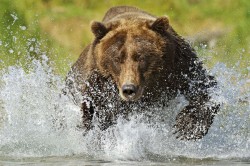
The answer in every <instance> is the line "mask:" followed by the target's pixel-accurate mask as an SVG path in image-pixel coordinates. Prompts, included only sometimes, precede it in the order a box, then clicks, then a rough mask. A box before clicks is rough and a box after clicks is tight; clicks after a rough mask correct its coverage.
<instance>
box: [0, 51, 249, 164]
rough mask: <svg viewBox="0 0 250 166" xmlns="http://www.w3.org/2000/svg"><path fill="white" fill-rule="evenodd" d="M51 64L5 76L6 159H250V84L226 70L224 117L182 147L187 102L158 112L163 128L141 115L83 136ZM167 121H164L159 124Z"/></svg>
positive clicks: (0, 134)
mask: <svg viewBox="0 0 250 166" xmlns="http://www.w3.org/2000/svg"><path fill="white" fill-rule="evenodd" d="M47 61H48V59H47V57H46V56H45V55H44V57H43V61H42V62H40V61H37V60H33V63H32V65H30V66H31V67H30V71H28V72H26V71H24V69H23V68H22V67H19V66H11V67H9V68H8V69H5V70H2V71H1V73H2V74H1V76H0V77H1V79H0V80H2V83H1V84H0V85H1V87H0V101H1V102H0V103H1V106H2V107H3V108H1V107H0V109H1V110H0V113H1V115H2V120H1V121H2V122H0V123H1V124H0V126H1V127H0V140H1V141H0V155H1V156H19V157H23V156H29V157H37V156H64V155H73V154H77V155H82V154H87V155H91V156H94V157H95V158H101V159H104V158H105V159H109V160H118V159H120V160H144V159H145V160H151V159H152V160H158V159H170V158H171V157H176V156H185V157H191V158H207V157H213V158H234V157H240V158H242V157H249V156H250V135H249V133H250V127H249V126H250V106H249V101H245V102H241V101H242V100H240V99H242V97H243V96H244V98H245V97H249V95H250V92H249V89H248V90H247V91H244V92H242V90H241V88H242V87H243V85H244V84H246V83H247V79H246V78H242V77H241V75H240V74H239V73H237V72H235V71H234V70H232V69H229V68H227V67H226V66H225V65H224V64H223V63H218V64H217V65H215V67H214V68H213V69H212V70H211V72H212V73H213V74H214V75H216V76H217V78H218V81H219V86H220V90H219V91H218V92H214V93H215V94H216V95H214V99H215V100H218V101H220V102H221V103H223V106H222V110H221V111H220V112H219V114H218V115H217V116H216V117H215V121H214V123H213V125H212V127H211V128H210V130H209V132H208V134H207V135H206V136H205V137H204V138H203V139H202V140H199V141H197V142H194V141H180V140H178V139H176V138H175V136H174V135H173V134H172V125H173V124H174V117H175V115H176V114H177V112H178V111H180V110H181V109H182V108H183V107H184V106H185V104H186V101H185V100H184V98H183V97H182V96H179V97H177V98H176V99H175V100H173V101H171V103H170V105H169V106H168V107H167V108H165V109H164V110H162V111H161V112H160V111H159V112H157V111H156V113H155V116H156V118H155V119H156V120H155V122H151V123H148V122H147V121H145V118H144V116H143V115H134V116H133V117H132V119H131V120H130V121H126V120H124V119H122V118H120V119H119V120H118V124H117V125H116V126H113V127H111V128H109V129H108V130H106V131H99V130H98V129H94V130H92V131H90V132H89V133H87V134H86V135H84V136H83V133H82V131H80V130H78V129H77V127H76V126H77V125H78V124H79V123H80V121H81V115H80V111H79V109H80V108H79V107H77V106H75V105H74V103H73V102H72V101H71V100H70V99H68V98H67V97H66V96H63V95H61V89H62V88H63V86H64V81H63V78H61V77H60V76H58V75H55V74H53V73H52V72H51V71H52V70H51V68H50V67H49V66H48V65H47ZM156 110H157V109H156ZM159 115H160V117H163V119H164V121H157V119H158V118H157V117H159ZM0 119H1V118H0Z"/></svg>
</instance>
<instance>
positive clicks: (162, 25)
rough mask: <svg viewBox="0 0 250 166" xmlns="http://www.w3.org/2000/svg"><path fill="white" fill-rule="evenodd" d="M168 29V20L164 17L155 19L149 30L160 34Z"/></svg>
mask: <svg viewBox="0 0 250 166" xmlns="http://www.w3.org/2000/svg"><path fill="white" fill-rule="evenodd" d="M168 28H169V19H168V17H166V16H163V17H159V18H157V19H156V20H155V21H154V22H153V23H152V25H151V29H152V30H154V31H156V32H159V33H160V34H162V33H164V32H166V31H167V30H168Z"/></svg>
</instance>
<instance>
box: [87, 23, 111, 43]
mask: <svg viewBox="0 0 250 166" xmlns="http://www.w3.org/2000/svg"><path fill="white" fill-rule="evenodd" d="M91 30H92V32H93V34H94V35H95V37H96V38H97V39H101V38H103V37H104V36H105V35H106V34H107V33H108V29H107V27H106V26H105V25H104V24H103V23H101V22H97V21H93V22H92V23H91Z"/></svg>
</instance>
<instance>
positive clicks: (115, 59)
mask: <svg viewBox="0 0 250 166" xmlns="http://www.w3.org/2000/svg"><path fill="white" fill-rule="evenodd" d="M113 61H114V62H115V63H120V62H121V59H120V58H119V57H114V59H113Z"/></svg>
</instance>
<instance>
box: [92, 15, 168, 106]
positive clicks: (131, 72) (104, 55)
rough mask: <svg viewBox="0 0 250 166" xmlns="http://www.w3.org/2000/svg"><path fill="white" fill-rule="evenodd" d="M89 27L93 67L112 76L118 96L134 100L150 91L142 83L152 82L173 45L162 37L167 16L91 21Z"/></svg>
mask: <svg viewBox="0 0 250 166" xmlns="http://www.w3.org/2000/svg"><path fill="white" fill-rule="evenodd" d="M91 29H92V32H93V33H94V35H95V38H96V39H95V41H94V44H93V45H94V47H93V50H92V52H93V56H94V60H95V62H96V67H97V69H98V70H99V72H100V73H101V74H102V75H103V76H105V77H109V76H111V77H112V79H113V81H114V82H115V84H116V86H117V88H118V89H119V95H120V97H121V98H122V99H123V100H126V101H135V100H138V99H139V98H140V97H141V96H142V95H143V94H144V93H150V92H145V89H146V87H148V86H154V85H155V84H156V82H157V81H158V80H156V78H157V76H158V75H159V76H160V75H162V74H160V73H161V72H162V70H164V63H165V61H166V60H165V59H164V56H166V54H171V51H170V50H171V49H172V48H173V46H171V42H170V41H169V40H168V39H166V33H167V31H168V29H169V20H168V18H167V17H160V18H157V19H155V20H140V21H138V20H133V19H131V20H129V19H126V20H119V21H116V22H111V23H106V24H104V23H101V22H93V23H92V26H91ZM164 34H165V35H164ZM169 56H171V55H169Z"/></svg>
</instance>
